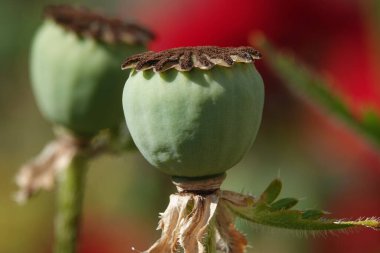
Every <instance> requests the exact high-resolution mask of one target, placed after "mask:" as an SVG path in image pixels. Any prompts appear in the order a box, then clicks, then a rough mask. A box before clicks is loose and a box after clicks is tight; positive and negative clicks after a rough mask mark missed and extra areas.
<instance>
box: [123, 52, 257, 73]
mask: <svg viewBox="0 0 380 253" xmlns="http://www.w3.org/2000/svg"><path fill="white" fill-rule="evenodd" d="M260 58H261V54H260V53H259V51H257V50H256V49H253V48H252V47H216V46H200V47H180V48H173V49H169V50H165V51H161V52H152V51H150V52H144V53H141V54H136V55H133V56H131V57H128V58H127V59H126V60H125V61H124V63H123V65H122V69H131V68H134V69H135V70H137V71H141V70H148V69H153V70H154V71H155V72H163V71H166V70H168V69H172V68H174V69H176V70H178V71H190V70H191V69H193V68H199V69H203V70H208V69H211V68H213V67H214V66H215V65H219V66H224V67H230V66H232V65H233V64H234V63H235V62H243V63H251V62H253V61H254V60H256V59H260Z"/></svg>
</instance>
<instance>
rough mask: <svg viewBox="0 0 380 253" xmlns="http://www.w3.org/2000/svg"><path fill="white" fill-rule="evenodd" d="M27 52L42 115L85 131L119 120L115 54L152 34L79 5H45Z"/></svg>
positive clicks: (134, 49) (130, 50)
mask: <svg viewBox="0 0 380 253" xmlns="http://www.w3.org/2000/svg"><path fill="white" fill-rule="evenodd" d="M45 17H46V20H45V21H44V23H43V25H42V26H41V27H40V29H39V31H38V32H37V34H36V36H35V38H34V42H33V45H32V52H31V78H32V85H33V91H34V94H35V97H36V100H37V104H38V106H39V109H40V110H41V112H42V114H43V115H44V117H45V118H47V119H48V120H49V121H51V122H53V123H54V124H56V125H59V126H62V127H64V128H66V129H68V130H70V131H71V132H73V133H74V134H75V135H78V136H82V137H91V136H93V135H95V134H96V133H98V131H99V130H102V129H105V128H113V127H117V126H118V125H119V124H120V122H122V115H123V113H122V108H121V103H120V98H121V97H120V94H121V92H122V89H123V86H122V85H121V83H122V80H125V78H126V74H125V73H120V67H119V65H120V64H119V63H120V61H122V59H121V58H120V56H121V55H123V56H125V54H127V55H131V54H134V53H138V52H141V51H144V49H145V47H144V45H145V43H146V42H148V41H149V40H151V39H152V34H151V33H150V32H149V31H147V30H145V29H143V28H141V27H138V26H136V25H134V24H125V23H123V22H121V21H120V20H117V19H111V18H106V17H103V16H101V15H100V14H97V13H93V12H90V11H89V10H87V9H84V8H73V7H70V6H66V5H63V6H50V7H48V8H46V10H45Z"/></svg>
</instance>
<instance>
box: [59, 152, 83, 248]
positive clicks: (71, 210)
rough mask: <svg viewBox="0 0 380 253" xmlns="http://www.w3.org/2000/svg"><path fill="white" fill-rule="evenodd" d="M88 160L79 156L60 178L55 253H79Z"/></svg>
mask: <svg viewBox="0 0 380 253" xmlns="http://www.w3.org/2000/svg"><path fill="white" fill-rule="evenodd" d="M87 160H88V159H87V157H85V156H83V155H77V156H76V157H74V159H73V160H72V161H71V163H70V164H69V166H68V167H67V168H66V169H65V170H63V171H62V172H61V174H60V175H59V176H58V188H57V198H58V200H57V214H56V219H55V245H54V253H75V252H76V251H77V239H78V234H79V225H80V217H81V211H82V200H83V193H84V180H85V174H86V169H87Z"/></svg>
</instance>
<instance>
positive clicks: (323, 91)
mask: <svg viewBox="0 0 380 253" xmlns="http://www.w3.org/2000/svg"><path fill="white" fill-rule="evenodd" d="M255 41H256V42H257V43H256V44H259V47H260V48H261V50H262V51H263V55H264V56H265V57H264V60H265V62H266V64H267V65H268V66H269V67H270V68H271V69H272V70H273V71H274V73H276V74H277V75H278V77H279V78H280V79H281V80H282V81H283V82H284V83H285V84H286V85H287V87H288V88H289V89H290V91H292V92H294V93H295V94H297V95H299V96H301V97H303V98H305V99H306V100H307V101H311V102H312V103H313V104H315V105H317V106H319V107H321V108H323V109H324V110H325V111H326V112H328V113H329V114H330V115H332V116H335V117H336V118H339V119H341V120H342V121H344V122H346V124H348V125H349V126H350V127H351V128H353V129H355V130H356V131H357V132H359V133H361V134H362V135H364V136H365V137H367V139H369V141H370V142H371V143H373V144H375V146H376V147H377V148H380V116H379V115H378V114H377V113H375V112H374V111H371V110H366V111H364V112H363V114H362V116H361V117H357V116H356V115H354V114H353V112H352V111H351V110H350V107H349V105H348V104H347V103H346V102H345V101H344V99H343V98H342V96H341V95H339V94H338V93H336V92H334V91H333V89H332V86H331V84H329V83H328V82H327V81H326V80H325V79H323V78H321V77H320V76H319V75H318V74H317V73H316V72H314V71H312V70H311V69H309V68H306V67H305V66H304V65H303V64H302V63H300V62H298V61H297V60H296V59H295V58H294V57H293V56H291V55H289V54H284V53H281V52H280V51H278V50H276V49H275V48H274V47H273V46H272V45H271V43H270V42H268V41H267V40H266V39H265V38H264V37H263V36H257V37H256V40H255Z"/></svg>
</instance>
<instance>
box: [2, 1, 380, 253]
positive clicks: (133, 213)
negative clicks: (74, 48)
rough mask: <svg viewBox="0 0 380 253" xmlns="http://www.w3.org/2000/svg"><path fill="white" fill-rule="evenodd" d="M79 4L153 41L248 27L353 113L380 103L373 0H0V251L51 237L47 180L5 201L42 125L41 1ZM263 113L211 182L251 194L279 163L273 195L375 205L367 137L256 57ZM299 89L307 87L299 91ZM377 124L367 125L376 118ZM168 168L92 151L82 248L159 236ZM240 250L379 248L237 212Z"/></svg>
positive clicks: (328, 205)
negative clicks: (36, 74) (137, 27)
mask: <svg viewBox="0 0 380 253" xmlns="http://www.w3.org/2000/svg"><path fill="white" fill-rule="evenodd" d="M53 3H75V4H80V5H85V6H88V7H90V8H93V9H95V10H99V11H101V12H104V13H106V14H111V15H116V16H118V17H120V18H122V19H124V20H132V21H135V22H138V23H141V24H143V25H145V26H147V27H149V28H150V29H152V30H153V31H154V32H155V33H156V34H157V40H156V41H155V42H153V43H152V44H151V45H150V48H151V49H152V50H161V49H166V48H170V47H178V46H191V45H219V46H241V45H250V44H251V43H255V40H254V39H252V38H254V35H255V34H257V33H261V34H263V35H265V36H266V37H267V38H268V40H269V41H271V42H272V43H273V44H274V45H275V47H276V48H277V49H279V50H280V51H287V52H289V53H291V54H292V55H294V57H296V58H297V59H298V60H299V62H302V64H304V65H305V66H308V67H309V68H312V69H314V71H315V72H316V73H317V74H318V75H320V76H321V77H323V78H324V79H325V80H327V81H328V83H329V89H331V90H332V91H334V92H336V93H337V94H339V96H340V97H341V98H342V100H343V101H345V103H347V105H348V107H349V109H350V110H351V111H352V113H353V114H354V115H355V117H358V118H360V115H361V112H362V111H363V110H364V109H363V108H371V110H372V111H373V112H375V113H378V114H380V71H378V70H379V69H380V47H379V44H380V1H379V0H307V1H305V0H288V1H283V0H238V1H228V0H207V1H204V0H181V1H173V0H123V1H122V0H107V1H106V0H87V1H36V0H31V1H21V0H16V1H15V0H12V1H11V0H2V1H1V2H0V252H1V253H27V252H28V253H44V252H50V247H51V244H52V237H53V236H52V231H53V214H54V193H52V192H49V193H47V192H42V193H40V194H39V195H38V196H36V197H35V198H33V199H32V200H31V201H30V202H29V203H27V204H26V205H24V206H18V205H17V204H16V203H15V202H14V201H12V198H11V197H12V194H13V193H14V192H15V191H16V186H15V184H14V175H15V173H16V172H17V170H18V168H19V167H20V165H21V164H23V163H24V162H26V161H28V160H29V159H31V158H32V157H33V156H35V155H36V154H38V152H39V151H40V150H41V149H42V147H43V146H44V144H46V143H47V142H48V141H49V140H51V139H52V138H53V134H52V131H51V127H50V124H49V123H48V122H46V121H45V120H44V119H43V118H42V116H41V114H40V113H39V111H38V110H37V107H36V104H35V101H34V99H33V95H32V91H31V88H30V79H29V71H28V69H29V66H28V60H29V49H30V45H31V40H32V38H33V34H34V32H35V31H36V29H37V28H38V26H39V25H40V24H41V16H42V9H43V6H45V5H46V4H53ZM265 57H266V56H265V54H264V55H263V60H261V61H258V62H257V63H256V66H257V67H258V68H259V71H260V72H261V73H262V76H263V79H264V81H265V85H266V102H265V110H264V118H263V122H262V126H261V129H260V132H259V135H258V138H257V140H256V142H255V144H254V146H253V148H252V150H250V152H249V153H248V154H247V155H246V157H245V158H244V160H243V161H242V162H241V163H239V164H238V165H237V166H236V167H235V168H233V169H231V170H230V171H229V172H228V178H227V179H226V181H225V183H224V185H223V187H224V188H225V189H228V190H233V191H237V192H241V191H243V192H248V193H252V194H254V195H255V194H256V195H257V194H259V193H260V192H261V191H262V190H263V189H264V188H265V187H266V185H267V184H268V183H269V182H270V181H271V180H272V179H274V178H275V177H277V176H278V175H280V178H281V179H282V181H283V183H284V190H283V193H282V197H297V198H300V199H302V201H301V202H300V204H299V205H298V206H299V207H300V208H323V209H324V210H327V211H330V212H332V213H333V215H332V216H333V217H337V218H343V217H346V218H359V217H362V216H380V149H379V148H378V147H377V148H376V147H375V145H372V144H371V141H368V139H365V138H363V136H362V135H361V134H358V133H356V132H355V131H354V130H352V129H351V128H349V127H348V126H347V125H346V124H344V123H342V122H341V121H340V120H339V119H336V118H334V116H332V115H331V114H329V113H328V112H326V111H325V110H323V109H320V108H319V107H318V105H317V104H315V103H310V101H308V100H307V99H299V97H298V96H295V95H293V92H292V91H291V90H289V89H288V88H287V85H286V84H285V83H284V82H282V81H280V78H279V77H278V75H277V73H275V71H272V70H271V68H269V67H268V64H267V62H268V59H266V58H265ZM306 98H307V96H306ZM379 131H380V129H379ZM174 191H175V190H174V187H173V186H172V185H171V182H170V179H169V177H167V176H165V175H163V174H161V173H159V172H157V171H156V170H154V169H152V168H151V167H150V166H149V165H148V163H147V162H146V161H145V160H144V159H143V157H142V156H141V155H140V154H139V153H138V152H137V151H136V152H131V153H126V154H124V155H123V156H122V157H112V156H105V157H101V158H99V159H96V160H94V161H93V162H92V163H91V169H90V170H89V172H88V182H87V188H86V196H85V206H84V220H83V229H82V232H81V237H82V243H81V251H80V252H81V253H104V252H107V253H119V252H131V247H132V246H134V247H135V248H137V249H139V250H144V249H146V248H148V246H149V245H150V244H151V243H153V241H154V240H155V239H157V238H158V236H159V231H155V228H156V225H157V221H158V213H159V212H162V211H163V210H164V209H165V207H166V205H167V203H168V199H169V194H170V193H172V192H174ZM238 226H239V228H240V229H241V230H242V231H244V233H246V234H247V235H248V239H249V243H250V245H251V247H250V248H249V250H248V252H251V253H256V252H260V253H295V252H311V253H313V252H318V253H322V252H326V253H338V252H345V253H351V252H352V253H357V252H365V253H378V252H380V233H379V232H377V233H376V232H375V231H371V230H366V231H364V230H363V231H361V230H359V231H355V232H349V233H343V234H338V235H334V236H324V235H322V236H316V237H303V236H302V237H301V236H298V235H296V234H293V233H289V232H286V231H279V230H268V229H263V228H261V227H255V226H252V225H250V224H248V223H246V222H241V221H238Z"/></svg>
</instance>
